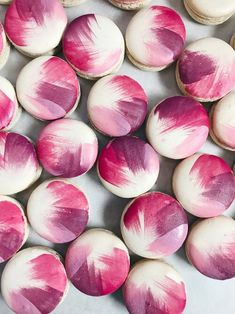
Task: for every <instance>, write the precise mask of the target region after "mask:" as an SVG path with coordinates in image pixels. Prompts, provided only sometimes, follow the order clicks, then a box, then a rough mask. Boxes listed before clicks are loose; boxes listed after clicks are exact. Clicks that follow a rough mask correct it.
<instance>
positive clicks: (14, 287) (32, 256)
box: [1, 246, 68, 314]
mask: <svg viewBox="0 0 235 314" xmlns="http://www.w3.org/2000/svg"><path fill="white" fill-rule="evenodd" d="M67 290H68V279H67V275H66V272H65V269H64V266H63V264H62V263H61V261H60V257H59V256H58V255H57V253H56V252H55V251H54V250H51V249H49V248H46V247H40V246H36V247H31V248H27V249H24V250H22V251H20V252H19V253H17V254H16V255H15V256H14V257H13V258H12V259H11V260H10V261H9V262H8V263H7V265H6V267H5V269H4V271H3V274H2V278H1V292H2V296H3V298H4V300H5V302H6V303H7V305H8V306H9V307H10V308H11V309H12V311H14V312H15V313H24V314H32V313H35V314H36V313H51V312H52V311H53V310H54V309H55V308H56V307H57V305H59V304H60V303H61V302H62V301H63V299H64V297H65V296H66V294H67Z"/></svg>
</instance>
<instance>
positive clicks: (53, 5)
mask: <svg viewBox="0 0 235 314" xmlns="http://www.w3.org/2000/svg"><path fill="white" fill-rule="evenodd" d="M66 24H67V16H66V13H65V10H64V8H63V6H62V5H61V4H60V2H59V1H57V0H50V1H47V0H37V1H34V0H15V1H13V2H12V3H11V4H10V6H9V7H8V9H7V11H6V16H5V30H6V33H7V35H8V37H9V39H10V41H11V42H12V43H13V44H14V45H15V46H16V47H17V48H19V49H20V50H22V52H24V53H26V54H29V55H34V56H36V55H37V56H38V55H41V54H45V53H48V52H50V51H51V50H53V49H54V48H55V47H56V46H57V45H58V44H59V42H60V40H61V37H62V34H63V32H64V29H65V27H66Z"/></svg>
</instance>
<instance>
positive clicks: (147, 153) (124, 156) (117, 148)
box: [97, 136, 159, 198]
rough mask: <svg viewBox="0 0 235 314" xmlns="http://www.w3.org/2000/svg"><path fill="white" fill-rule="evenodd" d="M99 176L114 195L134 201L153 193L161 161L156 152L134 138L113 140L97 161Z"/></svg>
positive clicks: (126, 137) (124, 137)
mask: <svg viewBox="0 0 235 314" xmlns="http://www.w3.org/2000/svg"><path fill="white" fill-rule="evenodd" d="M97 172H98V176H99V178H100V180H101V182H102V184H103V185H104V187H105V188H106V189H107V190H109V191H110V192H112V193H113V194H115V195H117V196H120V197H124V198H131V197H136V196H138V195H140V194H142V193H145V192H147V191H148V190H150V189H151V188H152V187H153V185H154V184H155V183H156V181H157V178H158V173H159V158H158V155H157V153H156V152H155V151H154V149H153V148H152V147H151V146H150V145H149V144H148V143H146V142H144V141H143V140H141V139H139V138H137V137H134V136H123V137H119V138H115V139H113V140H111V141H110V142H109V143H108V144H107V145H106V146H105V147H104V148H103V149H102V151H101V153H100V155H99V158H98V162H97Z"/></svg>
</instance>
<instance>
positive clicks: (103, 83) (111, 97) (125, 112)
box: [87, 75, 148, 137]
mask: <svg viewBox="0 0 235 314" xmlns="http://www.w3.org/2000/svg"><path fill="white" fill-rule="evenodd" d="M87 105H88V114H89V117H90V119H91V122H92V123H93V124H94V126H95V127H96V128H97V129H98V130H99V131H101V132H102V133H104V134H107V135H109V136H115V137H117V136H125V135H128V134H129V133H132V132H134V131H136V130H137V129H138V128H139V127H140V126H141V125H142V123H143V122H144V119H145V117H146V114H147V107H148V99H147V96H146V94H145V92H144V90H143V88H142V87H141V86H140V84H139V83H137V82H136V81H135V80H133V79H132V78H130V77H128V76H126V75H115V76H113V75H110V76H106V77H104V78H102V79H100V80H99V81H98V82H97V83H96V84H95V85H94V86H93V88H92V89H91V91H90V94H89V97H88V101H87Z"/></svg>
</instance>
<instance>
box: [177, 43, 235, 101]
mask: <svg viewBox="0 0 235 314" xmlns="http://www.w3.org/2000/svg"><path fill="white" fill-rule="evenodd" d="M176 79H177V83H178V86H179V88H180V90H181V91H182V92H183V93H184V94H186V95H188V96H190V97H193V98H194V99H196V100H198V101H202V102H210V101H216V100H218V99H220V98H222V97H224V96H225V95H226V94H228V93H229V92H231V91H232V90H233V88H234V87H235V53H234V50H233V48H232V47H231V46H230V45H229V44H227V43H226V42H224V41H223V40H221V39H218V38H202V39H199V40H197V41H195V42H193V43H191V44H190V45H189V46H188V47H187V48H186V49H185V51H184V52H183V54H182V55H181V57H180V59H179V61H178V65H177V69H176Z"/></svg>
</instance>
